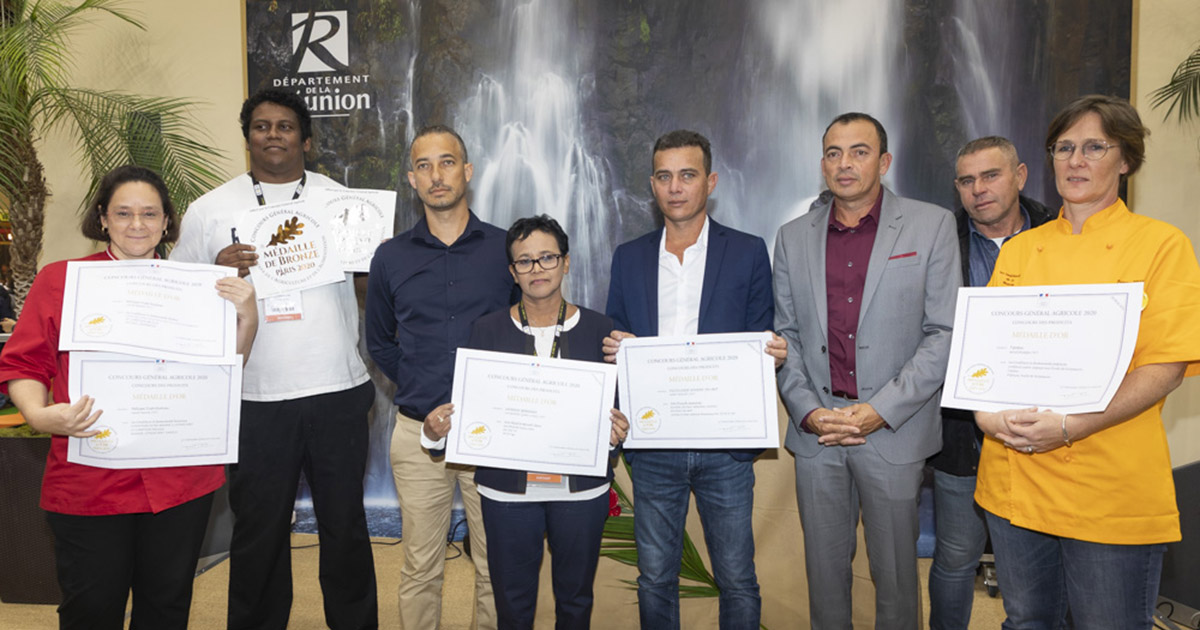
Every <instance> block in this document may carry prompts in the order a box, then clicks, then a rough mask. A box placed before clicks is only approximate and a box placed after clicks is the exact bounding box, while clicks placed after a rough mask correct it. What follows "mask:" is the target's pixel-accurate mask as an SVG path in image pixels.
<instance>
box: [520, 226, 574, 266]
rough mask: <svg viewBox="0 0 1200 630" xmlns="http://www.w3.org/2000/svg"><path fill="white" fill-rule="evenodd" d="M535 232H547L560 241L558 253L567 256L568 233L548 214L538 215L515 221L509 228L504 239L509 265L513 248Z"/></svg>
mask: <svg viewBox="0 0 1200 630" xmlns="http://www.w3.org/2000/svg"><path fill="white" fill-rule="evenodd" d="M534 232H545V233H546V234H549V235H550V236H553V237H554V240H556V241H558V253H560V254H562V255H563V256H566V255H567V254H568V253H570V252H569V249H568V239H567V233H566V232H564V231H563V229H562V226H561V225H559V224H558V221H555V220H554V218H553V217H551V216H550V215H548V214H538V215H534V216H532V217H525V218H522V219H517V220H516V221H513V224H512V226H511V227H509V228H508V236H506V237H505V239H504V252H505V253H506V254H508V264H510V265H511V264H512V262H513V255H512V246H513V243H515V242H517V241H523V240H525V239H527V238H529V235H530V234H533V233H534Z"/></svg>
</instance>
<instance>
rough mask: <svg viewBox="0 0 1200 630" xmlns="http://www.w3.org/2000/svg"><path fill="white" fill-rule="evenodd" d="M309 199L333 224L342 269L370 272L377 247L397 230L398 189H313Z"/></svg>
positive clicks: (320, 213) (310, 191) (316, 209)
mask: <svg viewBox="0 0 1200 630" xmlns="http://www.w3.org/2000/svg"><path fill="white" fill-rule="evenodd" d="M308 202H309V204H311V207H312V208H313V212H315V213H317V214H318V215H319V216H321V217H323V218H324V219H325V221H326V222H327V223H328V224H329V229H330V232H332V233H333V242H334V245H335V246H336V247H337V250H338V256H339V257H340V258H341V260H342V271H345V272H347V273H350V272H354V271H370V270H371V258H372V257H373V256H374V255H375V249H376V248H378V247H379V244H380V243H382V242H383V240H384V239H386V238H391V237H392V234H393V233H394V230H395V222H396V191H394V190H366V189H348V188H313V189H311V190H309V191H308Z"/></svg>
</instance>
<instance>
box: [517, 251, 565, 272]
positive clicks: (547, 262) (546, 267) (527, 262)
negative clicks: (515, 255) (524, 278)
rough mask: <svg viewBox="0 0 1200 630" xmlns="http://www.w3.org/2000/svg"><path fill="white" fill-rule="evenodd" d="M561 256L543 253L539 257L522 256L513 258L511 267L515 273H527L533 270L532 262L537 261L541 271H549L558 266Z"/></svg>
mask: <svg viewBox="0 0 1200 630" xmlns="http://www.w3.org/2000/svg"><path fill="white" fill-rule="evenodd" d="M562 257H563V255H562V254H545V255H543V256H541V257H539V258H522V259H520V260H514V261H513V263H512V268H513V270H514V271H516V272H517V273H529V272H531V271H533V264H534V263H537V265H538V266H539V267H541V268H542V270H543V271H550V270H551V269H557V268H558V263H559V261H561V260H562Z"/></svg>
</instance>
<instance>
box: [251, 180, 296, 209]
mask: <svg viewBox="0 0 1200 630" xmlns="http://www.w3.org/2000/svg"><path fill="white" fill-rule="evenodd" d="M246 174H247V175H249V176H250V183H252V184H254V196H255V197H258V205H260V206H265V205H267V198H266V197H264V196H263V191H262V184H260V183H259V182H258V178H257V177H255V176H254V173H246ZM307 181H308V173H307V172H305V173H304V174H303V175H301V176H300V183H299V184H296V192H295V193H293V194H292V200H293V201H295V200H296V199H299V198H300V193H302V192H304V183H305V182H307Z"/></svg>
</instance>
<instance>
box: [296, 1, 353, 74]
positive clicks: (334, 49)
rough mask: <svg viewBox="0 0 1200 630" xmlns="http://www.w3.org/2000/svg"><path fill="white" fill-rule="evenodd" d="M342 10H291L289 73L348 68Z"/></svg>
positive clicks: (346, 33)
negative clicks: (290, 61) (292, 11)
mask: <svg viewBox="0 0 1200 630" xmlns="http://www.w3.org/2000/svg"><path fill="white" fill-rule="evenodd" d="M347 23H348V21H347V19H346V12H345V11H309V12H307V13H293V14H292V68H291V71H292V74H296V73H304V72H349V71H350V44H349V39H350V38H349V36H348V33H349V30H348V29H346V28H343V26H342V25H343V24H347Z"/></svg>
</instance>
